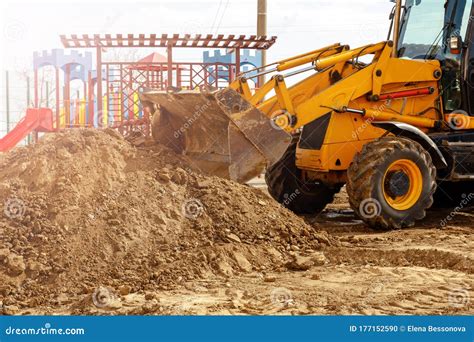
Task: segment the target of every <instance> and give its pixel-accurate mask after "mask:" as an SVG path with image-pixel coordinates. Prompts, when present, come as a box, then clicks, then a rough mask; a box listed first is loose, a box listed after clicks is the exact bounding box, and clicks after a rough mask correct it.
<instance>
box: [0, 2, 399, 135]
mask: <svg viewBox="0 0 474 342" xmlns="http://www.w3.org/2000/svg"><path fill="white" fill-rule="evenodd" d="M267 7H268V9H267V11H268V13H267V18H268V19H267V20H268V28H267V30H268V35H270V36H277V37H278V39H277V42H276V44H275V45H274V46H273V47H272V48H271V49H270V50H269V51H268V57H267V59H268V62H272V61H276V60H279V59H283V58H287V57H290V56H292V55H297V54H300V53H303V52H306V51H310V50H314V49H316V48H318V47H323V46H326V45H329V44H332V43H336V42H341V43H344V44H349V45H351V46H353V47H356V46H360V45H364V44H368V43H375V42H378V41H382V40H385V39H386V37H387V32H388V27H389V20H388V16H389V13H390V10H391V8H392V7H393V4H392V3H391V2H390V1H389V0H331V1H329V0H267ZM256 22H257V0H194V1H189V0H174V1H171V0H139V1H133V0H128V1H126V0H113V1H111V0H81V1H74V0H72V1H70V0H63V1H48V0H42V1H31V0H30V1H22V0H17V1H12V0H2V1H1V2H0V72H1V73H0V79H1V82H0V125H1V124H2V122H3V121H4V118H3V116H4V115H5V103H4V102H5V96H4V94H5V82H4V74H5V70H10V71H11V76H10V83H11V84H13V85H12V86H13V87H14V88H15V89H14V90H13V92H14V94H13V95H12V97H13V101H12V102H13V103H12V104H11V105H12V106H13V107H14V109H16V110H18V113H16V114H15V115H21V108H22V106H23V107H25V106H26V100H25V99H24V98H25V95H24V94H25V93H26V90H25V89H24V88H25V87H26V85H23V84H22V80H21V79H20V78H21V76H18V75H17V74H19V73H20V75H21V73H24V72H25V71H28V70H30V69H31V68H32V67H31V60H32V55H33V52H34V51H41V50H50V49H53V48H61V47H62V46H61V42H60V40H59V35H60V34H85V33H89V34H94V33H100V34H104V33H112V34H113V33H124V34H126V33H145V34H149V33H156V34H161V33H168V34H173V33H191V34H194V33H196V34H197V33H202V34H208V33H214V34H216V33H221V34H236V35H240V34H247V35H250V34H256ZM149 52H150V51H146V50H143V51H140V52H139V54H140V55H139V56H140V57H142V56H145V55H147V54H148V53H149ZM158 52H161V53H165V52H164V51H162V50H161V51H160V50H159V49H158ZM141 54H143V55H141ZM112 55H114V54H113V52H112V51H108V52H107V53H106V55H105V58H106V59H107V58H109V59H110V58H111V57H110V56H112ZM114 56H115V55H114ZM174 59H175V60H176V61H196V62H197V61H200V60H202V51H200V50H194V49H178V50H176V51H175V52H174ZM15 77H18V80H16V79H15ZM23 78H24V77H23ZM23 83H24V80H23ZM19 108H20V109H19ZM1 129H2V128H1V126H0V131H1Z"/></svg>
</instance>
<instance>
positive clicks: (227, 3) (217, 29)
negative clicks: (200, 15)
mask: <svg viewBox="0 0 474 342" xmlns="http://www.w3.org/2000/svg"><path fill="white" fill-rule="evenodd" d="M229 2H230V0H227V2H226V3H225V7H224V10H223V11H222V15H221V19H220V20H219V24H218V25H217V27H216V32H215V33H214V34H217V31H219V27H220V26H221V23H222V19H223V18H224V15H225V12H226V10H227V6H229Z"/></svg>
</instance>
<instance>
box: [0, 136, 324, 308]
mask: <svg viewBox="0 0 474 342" xmlns="http://www.w3.org/2000/svg"><path fill="white" fill-rule="evenodd" d="M1 204H3V211H2V213H1V214H2V215H1V218H0V305H1V304H3V305H5V306H8V307H9V308H12V307H15V306H16V307H19V308H31V307H38V306H41V307H45V308H48V307H54V306H55V305H59V304H64V303H68V302H71V301H73V300H72V298H77V296H78V295H89V294H91V295H94V294H97V291H99V292H100V291H102V290H100V289H103V288H107V289H112V291H113V292H114V293H116V294H117V295H125V294H128V293H133V292H145V291H159V290H170V289H174V288H177V287H179V286H181V285H182V284H183V283H184V282H186V281H189V280H194V279H201V278H202V279H204V278H207V277H211V276H212V277H215V276H218V277H230V276H232V275H237V274H239V273H245V272H252V271H259V272H266V271H270V270H272V269H276V268H279V267H282V266H283V265H284V264H285V263H287V262H288V260H289V259H290V257H291V255H290V254H291V253H294V251H298V253H305V252H308V253H310V252H311V251H314V250H318V249H321V248H322V247H323V246H325V245H330V244H331V241H330V238H329V236H328V235H327V234H326V233H321V232H316V231H315V230H314V228H312V227H310V226H309V225H307V224H306V223H305V222H304V221H303V220H302V219H300V218H299V217H297V216H295V215H294V214H292V213H291V212H289V211H287V210H286V209H284V208H283V207H281V206H280V205H279V204H277V203H275V202H274V201H272V200H271V199H270V198H269V197H268V196H267V195H266V194H265V193H263V192H262V191H260V190H258V189H253V188H250V187H248V186H245V185H240V184H236V183H233V182H231V181H228V180H224V179H220V178H217V177H212V176H206V175H203V174H200V173H199V172H198V171H197V170H196V168H194V166H193V162H192V160H189V159H187V158H185V157H183V156H179V155H176V154H175V153H174V152H172V151H171V150H169V149H167V148H166V147H163V146H160V145H149V146H147V147H140V148H137V147H134V146H132V145H131V144H130V143H129V142H127V141H126V140H124V139H123V138H122V137H121V136H120V135H119V134H118V133H116V132H115V131H113V130H104V131H98V130H71V131H67V132H64V133H57V134H51V135H48V136H46V137H45V138H44V139H42V140H41V141H40V142H39V143H38V144H36V145H34V146H28V147H22V148H18V149H15V150H14V151H12V152H10V153H8V154H5V155H3V156H1V158H0V205H1ZM98 289H99V290H98ZM2 302H3V303H2ZM71 304H74V302H71ZM0 307H1V306H0Z"/></svg>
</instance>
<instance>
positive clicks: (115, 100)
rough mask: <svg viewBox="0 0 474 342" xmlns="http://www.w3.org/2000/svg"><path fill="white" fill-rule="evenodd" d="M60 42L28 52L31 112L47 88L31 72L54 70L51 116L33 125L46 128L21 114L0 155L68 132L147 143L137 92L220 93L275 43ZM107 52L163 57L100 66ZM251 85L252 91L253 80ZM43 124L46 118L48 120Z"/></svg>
mask: <svg viewBox="0 0 474 342" xmlns="http://www.w3.org/2000/svg"><path fill="white" fill-rule="evenodd" d="M60 38H61V42H62V44H63V46H64V48H65V49H72V50H70V51H67V50H62V49H54V50H51V51H49V52H48V51H42V52H35V53H34V56H33V71H34V84H33V86H34V98H33V104H34V107H35V108H37V109H38V108H39V107H40V106H41V105H42V104H43V103H44V101H43V97H46V99H47V101H46V103H47V105H48V106H49V93H48V86H47V85H46V87H44V84H42V83H41V82H40V80H39V71H40V70H41V69H42V68H44V67H46V66H50V67H52V68H54V83H55V87H54V96H53V98H54V101H55V103H54V105H53V106H52V107H53V108H52V109H49V110H48V109H47V108H46V109H44V110H43V109H42V110H41V111H40V112H41V116H42V119H41V122H46V121H47V122H48V125H46V126H41V125H39V124H35V122H37V121H35V120H36V119H34V114H33V113H34V111H30V110H28V111H27V114H26V116H25V118H23V119H22V120H21V121H20V122H19V123H18V125H17V127H15V128H14V129H13V130H12V131H11V132H10V133H9V134H7V136H6V137H5V138H4V139H2V140H0V151H5V150H8V149H10V148H11V147H13V146H14V145H16V143H18V142H19V141H21V140H22V138H24V136H26V135H28V134H29V133H34V136H35V137H37V135H38V132H52V131H60V130H63V129H70V128H82V127H97V128H105V127H111V128H115V129H118V130H119V131H120V132H121V133H122V134H124V135H127V134H129V133H130V132H132V131H136V130H140V131H142V132H143V133H144V134H145V135H149V134H150V113H147V111H146V109H145V108H142V106H141V103H140V101H139V96H138V94H139V92H140V91H142V90H144V89H158V90H168V89H197V88H201V87H213V88H225V87H226V86H227V85H228V84H229V83H230V82H232V81H233V80H234V79H235V77H236V76H237V75H238V74H240V73H241V72H242V71H243V72H245V71H248V69H249V68H259V67H260V53H261V51H262V50H267V49H269V48H270V47H271V46H272V45H273V44H274V43H275V41H276V37H270V38H267V37H266V36H259V37H257V36H255V35H252V36H245V35H222V34H218V35H211V34H208V35H201V34H197V35H190V34H185V35H179V34H173V35H167V34H162V35H157V34H150V35H144V34H139V35H133V34H128V35H122V34H116V35H112V34H106V35H98V34H94V35H70V36H66V35H61V36H60ZM115 48H128V49H137V48H153V49H155V48H156V49H158V48H165V49H166V56H165V55H162V54H160V53H158V52H157V51H155V52H152V53H151V54H149V55H148V56H146V57H144V58H142V59H140V60H138V61H131V62H128V61H127V62H121V61H120V62H119V61H104V60H103V52H104V49H107V50H110V49H115ZM177 48H180V49H183V48H185V49H189V48H193V49H204V50H207V51H204V52H203V54H202V57H203V61H202V62H186V61H184V62H177V61H175V60H174V59H173V51H174V50H175V49H177ZM79 49H94V50H95V69H94V68H93V64H94V63H93V54H92V52H91V51H85V52H83V53H82V52H79V51H78V50H79ZM209 50H211V51H209ZM222 50H224V51H225V53H222V52H221V51H222ZM250 50H254V51H255V53H254V54H251V53H250ZM249 76H251V74H250V75H249ZM75 80H79V81H81V82H82V89H81V90H80V91H77V92H76V93H75V94H72V92H71V82H72V81H75ZM254 82H255V83H254V86H255V87H258V86H259V84H258V80H257V79H255V80H254ZM44 88H46V91H45V89H44ZM40 112H38V113H40ZM35 115H39V114H35ZM45 116H51V120H49V119H46V118H45ZM45 120H46V121H45ZM14 132H16V133H14ZM20 133H21V134H20ZM20 136H21V137H22V138H20V139H18V137H20ZM17 140H18V141H17ZM14 141H16V143H15V144H13V146H12V142H14ZM7 142H8V143H7Z"/></svg>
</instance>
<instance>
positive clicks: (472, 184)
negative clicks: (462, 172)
mask: <svg viewBox="0 0 474 342" xmlns="http://www.w3.org/2000/svg"><path fill="white" fill-rule="evenodd" d="M473 196H474V181H461V182H449V181H439V182H438V187H437V189H436V192H435V194H434V203H433V206H432V208H446V209H452V208H455V207H457V206H459V205H461V204H463V203H464V201H465V199H466V198H472V197H473ZM466 206H468V207H472V206H474V203H471V201H469V202H468V203H467V205H466Z"/></svg>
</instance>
